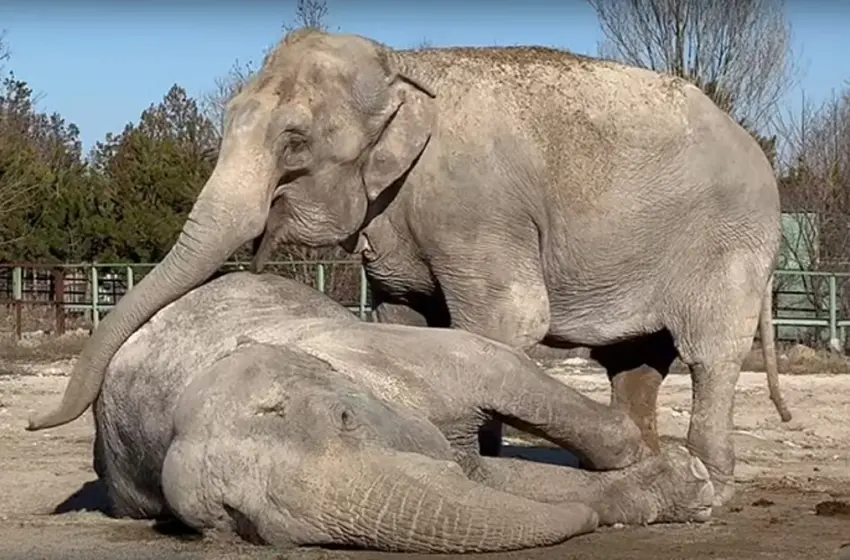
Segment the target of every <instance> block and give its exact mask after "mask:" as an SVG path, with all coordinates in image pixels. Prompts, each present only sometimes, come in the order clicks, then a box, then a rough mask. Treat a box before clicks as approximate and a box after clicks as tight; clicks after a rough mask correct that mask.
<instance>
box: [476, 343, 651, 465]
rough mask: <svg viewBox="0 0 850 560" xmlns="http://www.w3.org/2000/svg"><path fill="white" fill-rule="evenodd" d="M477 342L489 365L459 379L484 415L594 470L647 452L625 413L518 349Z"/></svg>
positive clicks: (628, 461)
mask: <svg viewBox="0 0 850 560" xmlns="http://www.w3.org/2000/svg"><path fill="white" fill-rule="evenodd" d="M477 343H478V344H479V345H480V347H479V348H477V349H476V354H477V355H478V356H480V357H479V359H482V360H484V361H486V363H488V367H487V368H484V369H480V370H478V371H477V375H476V376H475V377H474V379H470V380H469V381H466V382H465V383H464V385H463V386H464V388H465V391H466V393H465V399H464V401H465V403H466V404H467V406H470V407H473V408H474V409H475V410H477V411H480V412H484V413H485V416H484V418H487V417H489V416H492V417H495V418H497V419H499V420H501V421H502V422H504V423H506V424H509V425H511V426H513V427H514V428H516V429H518V430H520V431H524V432H527V433H530V434H533V435H535V436H537V437H541V438H544V439H546V440H548V441H550V442H552V443H554V444H555V445H558V446H560V447H563V448H565V449H569V450H570V451H572V452H573V453H574V454H575V455H576V456H577V457H578V458H579V460H580V461H581V464H582V466H586V467H587V468H592V469H594V470H610V469H621V468H624V467H626V466H629V465H631V464H634V463H636V462H638V461H640V460H641V459H643V458H644V457H646V456H648V455H651V454H652V451H651V450H650V449H649V448H648V447H647V446H646V444H645V443H644V441H643V439H642V437H641V433H640V430H639V429H638V427H637V426H636V425H635V423H634V422H633V421H632V420H631V418H630V417H629V415H628V414H627V413H626V412H624V411H621V410H618V409H614V408H611V407H610V406H608V405H606V404H603V403H600V402H597V401H595V400H593V399H591V398H589V397H587V396H585V395H583V394H582V393H581V392H579V391H576V390H575V389H573V388H571V387H569V386H568V385H566V384H564V383H562V382H561V381H559V380H557V379H555V378H553V377H551V376H549V375H547V374H546V373H545V372H543V371H542V370H541V369H540V368H539V367H538V366H537V364H535V363H534V361H532V360H531V359H530V358H528V357H527V356H526V355H525V354H523V353H522V352H518V351H515V350H510V349H508V348H506V347H504V346H503V345H498V346H497V345H495V344H494V343H493V342H492V341H489V340H486V339H485V340H481V339H477ZM479 419H480V420H483V419H481V418H480V417H479ZM481 423H482V424H483V423H484V422H483V421H482V422H481Z"/></svg>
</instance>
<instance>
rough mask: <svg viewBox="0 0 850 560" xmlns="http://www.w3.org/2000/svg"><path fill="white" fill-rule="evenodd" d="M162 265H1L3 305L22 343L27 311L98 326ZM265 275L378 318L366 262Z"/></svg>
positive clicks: (299, 264) (278, 266)
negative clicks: (81, 318) (307, 287)
mask: <svg viewBox="0 0 850 560" xmlns="http://www.w3.org/2000/svg"><path fill="white" fill-rule="evenodd" d="M248 265H249V263H247V262H228V263H226V264H225V265H224V266H223V267H222V268H221V270H222V271H232V270H247V269H248ZM155 266H156V263H134V264H127V263H80V264H60V265H46V264H33V263H20V264H0V304H3V305H5V306H6V307H7V308H9V309H11V310H12V311H13V319H12V321H13V323H14V330H15V332H16V334H17V335H18V337H19V338H20V336H21V333H22V331H23V330H24V328H23V323H24V322H25V319H26V317H25V314H24V312H23V309H24V308H27V312H28V313H30V314H32V313H33V311H32V309H39V308H41V310H42V315H44V314H48V315H51V318H50V320H51V321H53V322H55V327H52V328H51V330H53V331H54V332H57V333H59V334H61V333H63V332H65V329H66V325H67V323H68V322H69V319H70V318H72V317H75V316H80V315H84V317H85V319H86V322H87V323H89V324H90V325H91V326H92V327H97V325H98V323H99V322H100V320H101V319H102V318H103V316H104V315H105V314H106V313H108V312H109V310H110V309H112V308H113V307H114V305H115V304H116V303H117V301H118V300H119V299H120V298H121V297H122V296H123V295H124V294H125V293H127V291H129V290H131V289H132V288H133V286H134V285H135V284H136V283H138V282H139V281H140V280H141V279H142V278H144V276H145V275H146V274H147V273H148V272H150V271H151V270H152V269H153V268H154V267H155ZM265 266H266V268H265V270H264V271H266V272H270V273H275V274H278V275H281V276H285V277H289V278H293V279H296V280H299V281H301V282H303V283H305V284H308V285H311V286H313V287H314V288H316V289H317V290H319V291H321V292H322V293H326V294H328V295H330V296H331V297H332V298H333V299H335V300H337V301H339V302H340V303H342V304H343V305H345V306H346V307H347V308H348V309H349V310H351V311H352V312H354V313H355V314H357V315H358V316H359V317H360V318H361V319H363V320H371V319H372V309H371V294H370V292H369V289H368V283H367V281H366V274H365V270H364V269H363V267H362V265H361V264H360V261H353V260H337V261H284V262H279V261H276V262H270V263H268V264H267V265H265Z"/></svg>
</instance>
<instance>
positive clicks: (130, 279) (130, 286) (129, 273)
mask: <svg viewBox="0 0 850 560" xmlns="http://www.w3.org/2000/svg"><path fill="white" fill-rule="evenodd" d="M125 271H126V274H127V292H129V291H130V290H132V289H133V281H134V278H133V267H132V266H130V265H127V268H126V269H125ZM127 292H124V295H125V296H126V295H127ZM115 303H118V302H117V301H116V302H115Z"/></svg>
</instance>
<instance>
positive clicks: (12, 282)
mask: <svg viewBox="0 0 850 560" xmlns="http://www.w3.org/2000/svg"><path fill="white" fill-rule="evenodd" d="M155 266H156V263H138V264H127V263H80V264H61V265H47V264H33V263H13V264H0V304H4V305H5V306H6V308H7V309H10V310H12V311H13V313H12V322H13V323H14V329H15V332H16V333H17V334H18V336H20V335H21V332H22V331H23V328H24V326H23V325H24V323H25V322H26V316H25V315H24V313H23V311H22V310H23V309H26V310H27V313H29V314H33V313H35V311H33V310H34V309H38V308H41V310H42V311H41V314H42V315H45V316H48V318H47V320H50V321H55V327H51V328H50V330H52V331H53V332H57V333H60V334H61V333H62V332H64V331H65V327H66V323H67V322H68V321H69V318H74V317H79V316H81V315H83V316H84V318H85V322H86V323H87V324H89V325H91V326H95V327H96V326H97V324H98V323H99V322H100V320H101V319H102V317H103V316H104V314H105V313H108V312H109V310H110V309H112V307H113V306H114V305H115V303H116V302H117V301H118V300H119V299H120V298H121V296H123V295H124V294H125V293H126V292H127V291H128V290H130V289H132V287H133V286H134V285H135V284H136V283H138V282H139V280H141V279H142V278H143V277H144V276H145V275H146V274H147V273H148V272H149V271H150V270H152V269H153V268H154V267H155ZM247 268H248V263H247V262H229V263H227V264H225V265H224V266H223V267H222V270H239V269H247ZM266 270H267V271H268V272H272V273H275V274H279V275H282V276H287V277H290V278H294V279H297V280H299V281H301V282H304V283H306V284H308V285H311V286H313V287H314V288H316V289H317V290H319V291H321V292H323V293H326V294H328V295H329V296H331V297H332V298H333V299H335V300H337V301H339V302H340V303H342V304H343V305H345V306H346V307H347V308H348V309H350V310H351V311H352V312H354V313H355V314H357V315H358V316H359V317H360V318H361V319H364V320H372V309H371V294H370V292H369V288H368V284H367V282H366V275H365V271H364V270H363V267H362V266H361V264H360V262H359V261H355V260H338V261H285V262H271V263H269V264H268V265H267V268H266ZM848 284H850V273H845V272H823V271H818V272H810V271H803V270H787V269H786V270H776V271H775V277H774V290H775V293H774V313H773V324H774V328H775V329H776V333H777V338H779V339H780V340H799V341H804V342H807V343H814V344H816V345H817V344H826V345H829V346H831V347H832V348H834V349H836V350H840V349H843V348H845V347H847V346H850V344H848V342H850V341H848V340H847V339H848V336H847V335H848V334H850V329H848V327H850V285H848ZM7 315H8V313H7Z"/></svg>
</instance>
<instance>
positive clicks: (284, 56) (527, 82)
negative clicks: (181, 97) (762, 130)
mask: <svg viewBox="0 0 850 560" xmlns="http://www.w3.org/2000/svg"><path fill="white" fill-rule="evenodd" d="M779 215H780V209H779V197H778V194H777V188H776V184H775V180H774V176H773V171H772V169H771V167H770V164H769V163H768V161H767V159H766V158H765V156H764V154H763V153H762V151H761V149H760V147H759V145H758V143H757V142H755V141H754V140H753V138H751V137H750V135H749V134H748V133H747V132H746V131H745V130H744V129H743V128H742V127H740V126H738V125H737V124H736V123H735V122H734V121H733V120H732V119H730V118H729V117H728V116H727V115H726V114H725V113H724V112H723V111H721V110H720V109H718V108H717V107H716V106H715V105H714V104H713V103H712V102H711V100H710V99H709V98H708V97H706V96H705V95H703V94H702V93H701V92H700V91H699V89H697V88H696V87H694V86H693V85H690V84H688V83H686V82H684V81H682V80H680V79H677V78H674V77H667V76H661V75H659V74H656V73H653V72H649V71H646V70H641V69H636V68H628V67H625V66H621V65H617V64H615V63H613V62H606V61H598V60H592V59H587V58H582V57H576V56H574V55H571V54H569V53H566V52H559V51H553V50H549V49H542V48H525V47H521V48H480V49H470V48H454V49H434V50H425V51H421V52H411V51H406V52H398V51H392V50H389V49H386V48H384V47H383V46H381V45H378V44H376V43H374V42H372V41H370V40H368V39H365V38H362V37H357V36H351V35H333V34H325V33H321V32H317V31H302V32H296V33H294V34H291V35H289V36H288V37H287V38H285V39H284V41H283V42H282V43H281V45H280V46H279V47H278V48H277V49H276V50H275V51H274V52H273V53H272V54H271V56H270V57H269V58H268V60H267V62H266V64H265V66H264V67H263V69H262V71H261V72H259V73H258V75H257V76H256V78H254V79H253V80H252V81H251V82H250V83H249V84H247V85H246V87H245V88H244V89H243V90H242V91H241V92H240V94H239V95H237V96H236V97H235V98H234V99H233V100H232V101H231V103H230V105H229V108H228V113H227V122H226V126H225V132H224V135H223V141H222V145H221V150H220V153H219V157H218V161H217V164H216V167H215V170H214V172H213V174H212V176H211V177H210V179H209V181H208V182H207V184H206V185H205V186H204V188H203V190H202V192H201V193H200V195H199V197H198V199H197V201H196V203H195V205H194V207H193V209H192V211H191V212H190V214H189V217H188V219H187V221H186V223H185V225H184V228H183V232H182V234H181V235H180V236H179V238H178V240H177V241H176V243H175V245H174V247H173V248H172V249H171V251H170V252H169V254H168V255H167V256H166V258H165V259H164V260H163V262H162V263H160V264H159V265H158V266H157V267H156V268H155V269H154V270H153V271H152V272H151V273H150V274H148V275H147V276H145V278H144V279H143V280H142V281H141V282H139V283H138V284H137V285H136V287H135V288H134V289H133V290H131V291H130V293H129V294H127V295H126V296H125V297H124V298H122V299H121V301H120V302H119V303H118V305H117V306H116V307H115V309H114V310H112V311H111V312H110V313H109V315H108V316H107V317H106V319H105V320H104V321H102V322H101V323H100V326H99V327H98V328H97V329H96V330H95V332H94V333H93V336H92V337H91V339H90V340H89V342H88V343H87V344H86V347H85V348H84V350H83V352H82V354H81V355H80V357H79V359H78V361H77V362H76V364H75V366H74V370H73V372H72V374H71V379H70V381H69V383H68V386H67V388H66V391H65V394H64V396H63V398H62V403H61V405H60V406H59V407H58V408H57V409H55V410H53V411H50V412H49V413H47V414H45V415H42V416H40V417H37V418H33V419H31V421H30V426H29V429H33V430H34V429H42V428H47V427H51V426H57V425H60V424H63V423H66V422H69V421H71V420H73V419H75V418H77V417H78V416H79V415H80V414H82V413H83V412H84V411H85V410H86V408H87V407H88V406H89V405H90V404H91V403H92V402H93V401H94V399H95V398H96V396H97V394H98V391H99V390H100V386H101V382H102V380H103V375H104V372H105V370H106V367H107V365H108V364H109V361H110V359H111V358H112V356H113V355H114V353H115V352H116V351H117V350H118V348H119V347H120V346H121V344H122V343H123V342H124V341H125V340H126V339H127V337H129V336H130V335H131V334H132V333H133V332H134V331H135V330H136V329H137V328H139V327H140V326H141V325H142V324H143V323H144V322H145V321H146V320H147V319H148V318H150V317H151V316H152V315H153V314H154V313H156V312H157V311H158V310H159V309H161V308H162V307H163V306H165V305H166V304H168V303H169V302H172V301H174V300H175V299H177V298H179V297H180V296H181V295H183V294H185V293H186V292H187V291H189V290H190V289H192V288H193V287H195V286H198V285H199V284H201V283H202V282H203V281H204V280H205V279H207V278H209V277H210V275H211V274H213V272H214V271H215V270H217V269H218V268H219V267H220V265H221V264H222V263H223V262H224V261H225V260H226V259H227V258H228V257H229V256H230V255H232V254H233V253H234V251H235V250H236V249H237V248H239V247H240V246H242V245H243V244H244V243H246V242H248V241H251V240H255V248H256V250H257V256H258V258H257V266H258V267H259V266H260V265H261V263H262V260H263V259H264V258H265V255H267V254H268V253H269V251H270V248H271V247H272V246H273V245H274V244H275V243H278V242H281V243H302V244H306V245H310V246H321V245H332V244H337V243H341V244H342V245H343V246H345V247H346V248H348V249H349V250H352V251H354V250H359V251H361V252H362V253H363V255H364V258H365V260H366V262H367V267H368V271H369V276H370V278H371V280H372V285H373V286H374V287H375V288H377V292H378V293H377V296H378V298H379V301H384V302H386V305H383V304H382V305H381V306H380V314H381V315H382V316H383V317H384V318H386V317H391V316H393V315H397V316H399V317H403V316H407V317H410V315H411V314H412V312H416V313H415V314H416V315H419V316H420V320H421V321H422V322H426V323H428V324H429V325H432V326H451V327H453V328H458V329H464V330H468V331H471V332H475V333H479V334H483V335H485V336H487V337H489V338H491V339H494V340H498V341H500V342H503V343H505V344H508V345H511V346H513V347H516V348H521V349H526V348H528V347H529V346H531V345H533V344H536V343H539V342H543V343H545V344H549V345H553V346H563V347H569V346H574V345H581V346H588V347H592V348H595V349H596V354H595V357H596V358H597V359H599V360H600V362H602V363H603V364H604V365H605V366H606V368H607V369H608V371H609V374H610V375H611V376H612V377H613V378H614V381H613V397H612V398H613V402H614V403H615V404H617V405H618V406H621V407H622V408H623V409H624V410H627V411H628V412H629V413H630V414H631V415H632V416H633V418H634V419H635V420H636V422H637V423H638V425H639V426H640V427H641V429H642V431H643V433H644V435H645V437H646V438H647V440H648V442H649V443H650V445H652V446H653V447H657V446H658V438H657V430H656V428H655V398H656V396H657V391H658V386H659V384H660V381H661V378H662V376H663V375H664V374H665V373H666V372H667V370H668V368H669V366H670V364H671V362H672V360H673V359H674V358H675V357H676V355H678V356H679V357H681V359H682V360H683V361H684V362H685V363H686V364H687V365H688V367H690V369H691V373H692V378H693V381H694V397H693V407H692V415H691V425H690V430H689V433H688V447H689V448H690V450H691V451H693V452H694V453H695V454H696V455H697V456H699V457H700V458H702V459H703V460H704V461H705V463H706V465H707V467H708V469H709V471H710V472H711V474H712V477H713V480H714V482H715V485H716V487H717V490H718V492H717V495H716V496H717V503H722V502H724V501H725V500H727V499H728V498H730V497H731V496H732V492H733V478H732V473H733V467H734V452H733V447H732V441H731V439H730V430H731V427H732V413H733V403H734V392H735V383H736V381H737V379H738V375H739V372H740V366H741V363H742V360H743V358H744V356H745V355H746V353H747V352H748V351H749V349H750V347H751V344H752V340H753V335H754V333H755V331H756V328H757V324H758V323H759V317H760V316H761V320H762V322H763V324H769V316H768V314H767V313H766V312H765V310H768V309H769V308H770V291H769V289H768V281H769V277H770V273H771V270H772V267H773V264H774V260H775V257H776V254H777V251H778V247H779V242H780V224H779ZM376 217H377V221H376ZM383 232H387V233H383ZM372 233H374V235H372ZM393 305H395V306H401V307H402V308H405V307H406V308H407V309H401V310H400V311H399V312H398V313H395V312H394V311H393V310H392V309H389V307H391V306H393ZM761 330H762V333H761V334H762V338H763V340H764V341H765V344H764V347H765V360H766V363H767V364H768V371H769V377H770V376H772V377H771V379H772V381H771V388H772V393H774V394H773V398H774V399H775V402H776V403H777V406H778V407H779V408H780V409H782V408H783V407H782V405H781V401H780V399H779V393H778V390H777V388H778V384H777V383H776V379H775V374H776V371H775V369H776V368H775V367H772V365H774V364H775V353H774V349H773V338H772V337H773V333H772V330H771V329H770V328H764V327H762V329H761ZM782 414H783V419H788V418H790V415H788V414H787V410H783V411H782Z"/></svg>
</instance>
